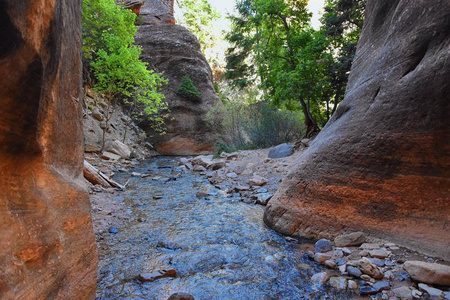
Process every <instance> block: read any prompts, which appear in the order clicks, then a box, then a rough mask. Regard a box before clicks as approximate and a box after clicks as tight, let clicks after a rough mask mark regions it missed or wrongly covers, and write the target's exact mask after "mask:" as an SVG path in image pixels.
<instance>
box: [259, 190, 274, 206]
mask: <svg viewBox="0 0 450 300" xmlns="http://www.w3.org/2000/svg"><path fill="white" fill-rule="evenodd" d="M272 196H273V195H272V194H270V193H260V194H256V195H255V197H256V200H255V202H256V203H257V204H261V205H267V203H268V202H269V200H270V199H271V198H272Z"/></svg>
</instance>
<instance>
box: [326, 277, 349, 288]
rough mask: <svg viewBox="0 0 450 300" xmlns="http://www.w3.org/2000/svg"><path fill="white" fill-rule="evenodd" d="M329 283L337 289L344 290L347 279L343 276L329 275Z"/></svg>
mask: <svg viewBox="0 0 450 300" xmlns="http://www.w3.org/2000/svg"><path fill="white" fill-rule="evenodd" d="M329 283H330V285H331V286H332V287H334V288H335V289H338V290H345V289H346V288H347V279H345V278H344V277H331V278H330V280H329Z"/></svg>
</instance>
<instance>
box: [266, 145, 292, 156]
mask: <svg viewBox="0 0 450 300" xmlns="http://www.w3.org/2000/svg"><path fill="white" fill-rule="evenodd" d="M292 153H294V148H293V147H292V146H290V145H288V144H281V145H278V146H276V147H274V148H272V149H270V150H269V158H283V157H286V156H289V155H292Z"/></svg>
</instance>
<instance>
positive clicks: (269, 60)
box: [225, 0, 362, 136]
mask: <svg viewBox="0 0 450 300" xmlns="http://www.w3.org/2000/svg"><path fill="white" fill-rule="evenodd" d="M307 2H308V1H307V0H240V1H238V3H237V11H238V15H237V16H234V17H231V21H232V28H231V32H230V33H229V34H227V36H226V39H227V40H228V41H229V42H230V44H231V47H230V48H229V49H228V50H227V67H226V68H227V73H226V75H225V77H226V78H227V79H229V80H231V83H232V85H233V86H235V87H238V88H242V87H248V86H252V85H255V84H258V85H259V87H260V88H261V89H262V90H263V92H264V94H265V97H266V98H270V99H271V100H272V101H273V103H275V104H276V105H277V106H278V107H280V108H285V109H290V110H298V109H300V110H301V111H302V112H303V116H304V121H305V127H306V135H307V136H308V135H310V134H311V133H312V132H313V131H315V130H317V129H318V128H319V127H320V126H323V125H324V124H325V123H326V122H327V121H328V119H329V118H330V116H331V112H332V110H333V109H335V108H336V107H337V104H338V102H339V101H340V100H342V97H343V92H344V91H345V84H346V80H347V76H348V70H349V67H350V65H351V61H352V59H353V56H351V53H352V51H353V49H354V47H353V46H352V43H354V42H355V41H357V39H358V37H359V31H357V30H350V29H352V28H353V27H352V26H350V25H348V27H344V29H343V30H342V31H337V33H336V35H330V33H329V32H331V30H329V31H327V30H325V29H321V30H314V29H312V28H311V26H310V16H311V15H310V13H308V11H307V9H306V5H307ZM337 2H339V3H340V2H342V3H344V2H345V5H344V4H342V5H341V6H339V5H338V4H336V5H337V6H336V7H342V8H343V9H346V10H351V9H353V8H354V7H353V5H354V3H358V5H359V3H360V2H361V1H357V0H328V2H327V5H329V6H330V7H332V6H333V5H334V4H335V3H337ZM355 5H356V4H355ZM333 7H334V6H333ZM330 9H331V11H334V9H335V8H330ZM358 11H359V10H358ZM345 16H346V17H345V18H344V17H343V18H342V20H345V22H344V21H342V20H341V24H344V25H345V24H350V23H348V22H346V20H348V19H349V18H350V17H351V14H350V13H345ZM329 19H330V20H331V19H332V17H331V16H330V18H329ZM360 21H361V22H362V19H361V20H360ZM336 22H337V21H336ZM336 22H334V23H333V24H337V23H336ZM361 22H356V23H357V24H360V23H361ZM330 24H331V23H330ZM326 26H331V25H329V24H328V23H326V25H325V27H326ZM355 26H356V27H358V26H357V25H355ZM358 28H359V27H358ZM335 32H336V31H335ZM355 44H356V43H355ZM336 53H337V54H336Z"/></svg>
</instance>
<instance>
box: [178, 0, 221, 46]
mask: <svg viewBox="0 0 450 300" xmlns="http://www.w3.org/2000/svg"><path fill="white" fill-rule="evenodd" d="M178 3H179V5H180V7H181V9H182V10H183V20H180V22H179V23H180V24H181V25H182V26H184V27H186V28H187V29H188V30H189V31H190V32H192V33H193V34H194V35H195V36H196V37H197V38H198V40H199V42H200V48H201V50H202V52H203V53H205V51H206V49H211V48H213V47H214V46H215V45H216V44H217V41H218V37H217V36H216V35H215V34H214V32H213V30H212V24H213V22H214V21H215V20H217V19H219V18H220V13H219V12H218V11H217V10H215V9H214V8H212V7H211V5H210V4H209V2H208V0H180V1H178Z"/></svg>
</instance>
